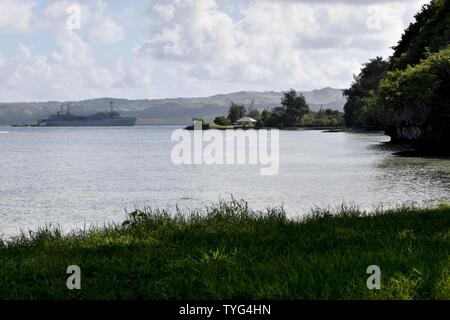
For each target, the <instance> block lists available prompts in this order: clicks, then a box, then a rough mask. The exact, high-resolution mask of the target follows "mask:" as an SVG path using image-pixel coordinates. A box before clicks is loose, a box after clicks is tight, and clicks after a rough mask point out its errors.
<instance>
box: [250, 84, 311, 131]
mask: <svg viewBox="0 0 450 320" xmlns="http://www.w3.org/2000/svg"><path fill="white" fill-rule="evenodd" d="M308 113H309V106H308V104H307V103H306V100H305V97H304V96H303V94H301V93H300V94H299V93H297V92H296V91H295V90H293V89H291V90H289V91H288V92H285V93H284V96H283V98H282V99H281V107H278V108H274V109H272V110H264V111H263V112H262V113H261V121H260V123H259V125H260V126H261V127H268V128H284V127H299V126H300V122H301V120H302V118H303V117H304V116H305V115H306V114H308Z"/></svg>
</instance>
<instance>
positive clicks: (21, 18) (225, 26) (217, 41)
mask: <svg viewBox="0 0 450 320" xmlns="http://www.w3.org/2000/svg"><path fill="white" fill-rule="evenodd" d="M425 3H429V0H428V1H427V0H388V1H386V0H297V1H296V0H271V1H269V0H239V1H238V0H133V1H125V0H121V1H119V0H109V1H106V0H85V1H81V0H80V1H71V0H56V1H49V0H39V1H38V0H0V39H1V41H0V101H3V102H6V101H7V102H13V101H49V100H50V101H54V100H58V101H63V100H83V99H91V98H99V97H115V98H127V99H146V98H149V99H153V98H176V97H196V96H210V95H214V94H220V93H229V92H236V91H250V90H252V91H285V90H287V89H289V88H294V89H297V90H312V89H317V88H323V87H334V88H346V87H348V86H349V85H350V83H351V81H352V78H353V74H357V73H358V71H359V69H360V66H361V64H362V63H364V62H367V61H368V60H369V59H370V58H373V57H376V56H383V57H385V58H387V57H388V56H389V55H390V54H391V53H392V50H391V49H390V48H391V47H392V46H394V45H395V44H396V43H397V42H398V40H399V39H400V37H401V35H402V33H403V31H404V29H405V28H406V27H407V26H408V25H409V24H410V23H411V22H413V21H414V15H415V14H416V12H417V11H418V10H420V8H421V6H422V5H423V4H425Z"/></svg>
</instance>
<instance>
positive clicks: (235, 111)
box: [228, 102, 247, 123]
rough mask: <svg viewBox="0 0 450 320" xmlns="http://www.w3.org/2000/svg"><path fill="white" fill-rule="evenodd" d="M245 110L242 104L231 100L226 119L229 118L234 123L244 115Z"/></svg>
mask: <svg viewBox="0 0 450 320" xmlns="http://www.w3.org/2000/svg"><path fill="white" fill-rule="evenodd" d="M246 112H247V110H246V109H245V106H244V105H242V104H235V103H234V102H231V107H230V110H229V111H228V119H230V121H231V123H235V122H236V121H237V120H239V119H240V118H242V117H244V116H245V113H246Z"/></svg>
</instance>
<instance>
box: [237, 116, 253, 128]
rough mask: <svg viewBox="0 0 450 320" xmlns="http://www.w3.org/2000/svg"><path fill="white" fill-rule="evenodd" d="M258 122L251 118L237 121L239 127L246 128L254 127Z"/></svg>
mask: <svg viewBox="0 0 450 320" xmlns="http://www.w3.org/2000/svg"><path fill="white" fill-rule="evenodd" d="M257 122H258V121H256V120H255V119H253V118H250V117H243V118H240V119H239V120H237V121H236V124H237V125H240V126H244V127H253V126H254V125H255V124H256V123H257Z"/></svg>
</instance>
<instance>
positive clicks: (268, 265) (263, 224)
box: [0, 201, 450, 299]
mask: <svg viewBox="0 0 450 320" xmlns="http://www.w3.org/2000/svg"><path fill="white" fill-rule="evenodd" d="M449 250H450V207H445V206H442V207H439V208H434V209H408V208H403V209H398V210H393V211H386V212H383V213H381V212H380V213H374V214H366V213H364V212H360V211H359V210H356V209H349V208H342V210H341V211H340V212H339V213H337V214H332V213H331V212H329V211H326V210H325V211H319V210H316V212H314V213H312V214H311V215H309V216H308V217H306V218H304V219H302V220H292V219H288V218H287V217H286V214H285V212H284V211H283V210H282V209H272V210H268V211H267V212H265V213H261V212H254V211H252V210H250V209H249V208H247V205H246V203H245V202H241V201H231V202H221V203H219V204H216V205H213V206H209V207H205V208H203V209H198V210H195V211H194V212H192V213H191V214H190V215H189V216H188V217H186V216H182V215H177V216H176V217H171V216H170V215H168V214H167V213H166V212H164V211H159V210H156V211H151V210H146V212H135V213H132V214H130V215H129V217H128V219H127V221H125V222H124V223H123V225H111V226H108V227H105V228H101V229H100V228H99V229H96V230H89V231H79V232H74V233H72V234H70V235H62V234H61V232H60V231H58V230H55V229H50V230H47V229H45V230H40V231H38V232H35V233H30V234H29V235H22V236H20V237H17V238H15V239H12V240H8V241H3V242H2V243H0V298H1V299H450V256H449V253H450V252H449ZM73 264H75V265H79V266H80V267H81V271H82V284H81V285H82V289H81V290H74V291H69V290H68V289H67V288H66V279H67V276H68V275H66V268H67V267H68V266H69V265H73ZM369 265H378V266H380V268H381V271H382V289H381V290H374V291H372V290H368V289H367V286H366V280H367V278H368V277H369V275H368V274H366V269H367V267H368V266H369Z"/></svg>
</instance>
